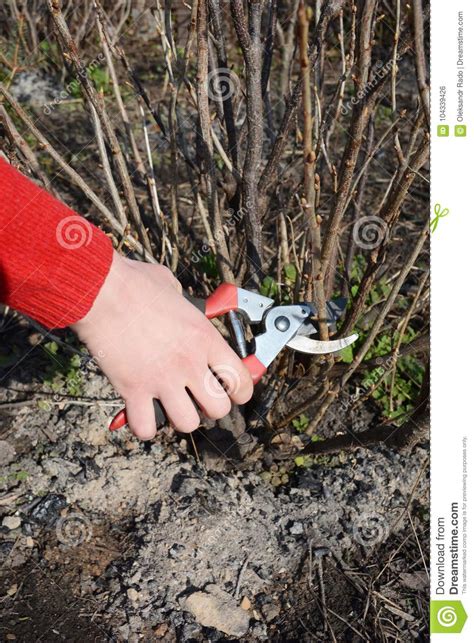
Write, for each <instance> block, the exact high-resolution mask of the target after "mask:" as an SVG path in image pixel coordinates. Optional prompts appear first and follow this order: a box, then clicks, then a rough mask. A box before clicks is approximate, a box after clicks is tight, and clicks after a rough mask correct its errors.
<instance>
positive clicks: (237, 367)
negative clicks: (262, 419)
mask: <svg viewBox="0 0 474 643" xmlns="http://www.w3.org/2000/svg"><path fill="white" fill-rule="evenodd" d="M216 332H217V331H216ZM218 340H219V341H216V342H215V345H214V346H213V349H214V350H213V351H212V352H211V355H212V359H210V360H209V367H210V368H211V369H212V371H213V372H214V374H215V375H216V376H217V377H218V378H219V380H221V381H222V383H223V385H224V387H225V390H226V392H227V394H228V396H229V397H230V399H231V400H232V401H233V402H234V403H235V404H245V402H248V401H249V400H250V398H251V397H252V394H253V383H252V378H251V376H250V373H249V372H248V370H247V369H246V368H245V366H244V365H243V364H242V361H241V360H240V358H239V357H238V356H237V355H236V353H234V351H233V350H232V349H231V348H230V346H229V345H228V344H227V343H226V342H225V340H224V339H223V338H222V337H221V336H220V335H218Z"/></svg>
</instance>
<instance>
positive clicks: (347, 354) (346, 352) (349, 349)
mask: <svg viewBox="0 0 474 643" xmlns="http://www.w3.org/2000/svg"><path fill="white" fill-rule="evenodd" d="M338 355H339V357H340V358H341V360H342V361H343V362H344V363H345V364H350V363H351V362H352V361H353V359H354V351H353V344H351V345H350V346H346V347H345V348H343V349H342V350H341V351H339V353H338Z"/></svg>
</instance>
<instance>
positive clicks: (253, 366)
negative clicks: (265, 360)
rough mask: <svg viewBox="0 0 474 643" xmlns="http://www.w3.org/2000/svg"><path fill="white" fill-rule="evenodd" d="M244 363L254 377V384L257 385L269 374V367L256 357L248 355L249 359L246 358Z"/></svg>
mask: <svg viewBox="0 0 474 643" xmlns="http://www.w3.org/2000/svg"><path fill="white" fill-rule="evenodd" d="M242 363H243V364H244V365H245V367H246V368H247V370H248V372H249V373H250V375H251V377H252V382H253V383H254V384H257V383H258V382H260V380H261V379H262V377H263V376H264V375H265V373H266V372H267V367H266V366H265V365H264V364H262V362H261V361H260V360H259V359H258V357H257V356H256V355H247V357H244V359H243V360H242Z"/></svg>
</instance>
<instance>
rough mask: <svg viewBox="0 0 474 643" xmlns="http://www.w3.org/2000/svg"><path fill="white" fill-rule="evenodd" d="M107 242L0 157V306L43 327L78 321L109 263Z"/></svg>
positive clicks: (89, 304)
mask: <svg viewBox="0 0 474 643" xmlns="http://www.w3.org/2000/svg"><path fill="white" fill-rule="evenodd" d="M112 253H113V248H112V243H111V241H110V239H109V238H108V237H106V236H105V234H104V233H103V232H102V231H101V230H99V228H96V227H95V226H93V225H92V224H91V223H89V221H87V220H86V219H84V218H83V217H80V216H79V215H78V214H76V213H75V212H74V211H73V210H71V209H70V208H68V207H67V206H65V205H64V204H62V203H60V202H59V201H57V200H56V199H55V198H54V197H52V196H51V195H50V194H48V193H47V192H45V191H44V190H42V189H41V188H39V187H38V186H37V185H35V184H34V183H33V182H32V181H30V180H29V179H27V178H25V177H24V176H23V175H22V174H20V172H18V171H17V170H16V169H14V168H13V167H12V166H11V165H9V164H8V163H7V162H6V161H4V160H3V159H1V158H0V301H1V302H2V303H3V304H7V305H9V306H11V307H12V308H15V309H16V310H18V311H20V312H22V313H25V314H26V315H29V316H30V317H32V318H33V319H36V320H37V321H39V322H40V323H42V324H44V325H45V326H47V327H48V328H62V327H64V326H69V325H70V324H72V323H74V322H76V321H78V320H79V319H82V318H83V317H84V316H85V315H86V313H87V312H88V311H89V309H90V308H91V306H92V304H93V303H94V300H95V298H96V296H97V294H98V292H99V290H100V288H101V286H102V284H103V282H104V279H105V277H106V276H107V274H108V272H109V269H110V264H111V262H112Z"/></svg>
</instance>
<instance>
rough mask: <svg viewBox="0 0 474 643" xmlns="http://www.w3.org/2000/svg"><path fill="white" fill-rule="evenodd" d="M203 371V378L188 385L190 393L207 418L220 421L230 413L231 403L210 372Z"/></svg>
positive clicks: (207, 370)
mask: <svg viewBox="0 0 474 643" xmlns="http://www.w3.org/2000/svg"><path fill="white" fill-rule="evenodd" d="M205 370H206V372H205V373H204V377H202V378H197V379H196V380H195V381H194V382H193V383H192V384H191V385H190V389H191V393H192V394H193V397H194V399H195V400H196V401H197V402H198V404H199V406H200V407H201V409H202V410H203V412H204V413H205V414H206V415H207V417H208V418H211V419H212V420H220V418H223V417H225V416H226V415H227V414H228V413H230V409H231V402H230V399H229V396H228V395H227V393H226V391H225V389H224V388H223V387H222V385H221V383H220V382H219V381H218V380H217V379H216V377H215V376H214V374H213V373H212V371H210V370H209V369H208V368H206V369H205Z"/></svg>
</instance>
